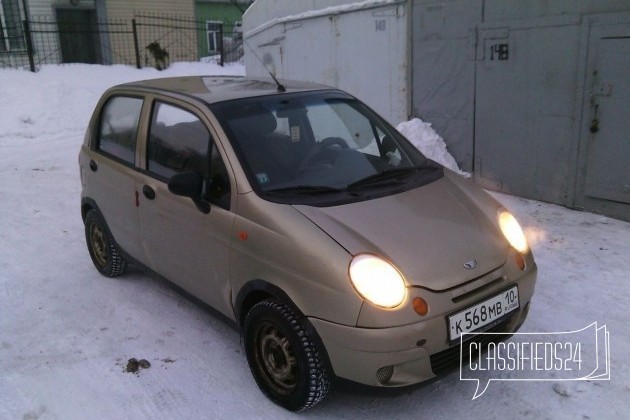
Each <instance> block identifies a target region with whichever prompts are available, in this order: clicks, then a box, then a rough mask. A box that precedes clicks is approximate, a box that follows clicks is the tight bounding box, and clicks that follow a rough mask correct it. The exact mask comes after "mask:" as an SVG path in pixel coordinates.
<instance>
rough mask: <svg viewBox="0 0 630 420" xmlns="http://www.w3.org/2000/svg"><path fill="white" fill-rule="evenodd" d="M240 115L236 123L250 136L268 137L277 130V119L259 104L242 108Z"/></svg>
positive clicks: (235, 120)
mask: <svg viewBox="0 0 630 420" xmlns="http://www.w3.org/2000/svg"><path fill="white" fill-rule="evenodd" d="M239 114H240V115H238V116H236V118H235V119H234V123H235V125H238V127H239V128H240V129H241V130H243V131H244V132H245V133H247V135H249V136H256V137H258V136H267V135H269V134H271V133H273V132H274V131H275V130H276V126H277V121H276V117H274V116H273V113H272V112H271V111H269V110H268V109H267V108H264V107H263V106H262V105H260V104H258V103H254V104H249V105H246V106H244V107H242V108H241V109H240V110H239Z"/></svg>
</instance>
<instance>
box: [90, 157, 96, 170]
mask: <svg viewBox="0 0 630 420" xmlns="http://www.w3.org/2000/svg"><path fill="white" fill-rule="evenodd" d="M89 165H90V169H91V170H92V172H96V170H97V169H98V165H97V164H96V162H94V160H93V159H90V163H89Z"/></svg>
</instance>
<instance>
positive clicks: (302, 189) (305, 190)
mask: <svg viewBox="0 0 630 420" xmlns="http://www.w3.org/2000/svg"><path fill="white" fill-rule="evenodd" d="M343 191H345V190H342V189H339V188H335V187H329V186H327V185H293V186H290V187H283V188H275V189H271V190H267V191H265V194H277V193H279V194H282V193H289V194H330V193H339V192H343Z"/></svg>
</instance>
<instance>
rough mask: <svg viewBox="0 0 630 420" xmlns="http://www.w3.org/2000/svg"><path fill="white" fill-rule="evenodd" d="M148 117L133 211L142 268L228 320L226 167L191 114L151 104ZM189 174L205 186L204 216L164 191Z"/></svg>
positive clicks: (177, 107) (180, 108) (185, 200)
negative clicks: (141, 248)
mask: <svg viewBox="0 0 630 420" xmlns="http://www.w3.org/2000/svg"><path fill="white" fill-rule="evenodd" d="M151 115H152V117H151V122H150V125H149V133H148V136H147V138H146V139H147V140H146V153H145V154H144V158H145V164H146V171H145V175H144V177H143V179H141V180H140V184H139V188H140V194H139V195H140V205H139V208H138V209H139V219H140V234H141V238H142V242H143V246H144V250H145V256H146V259H147V261H148V265H149V266H150V267H151V268H152V269H153V270H154V271H156V272H157V273H159V274H160V275H162V276H164V277H166V278H167V279H169V280H170V281H172V282H173V283H175V284H177V285H178V286H180V287H181V288H183V289H185V290H186V291H188V292H189V293H191V294H192V295H194V296H195V297H197V298H199V299H201V300H203V301H204V302H206V303H208V304H209V305H211V306H213V307H214V308H215V309H217V310H219V311H221V312H223V313H224V314H226V315H229V316H231V315H232V311H231V306H230V278H229V274H230V273H229V267H228V264H227V261H228V258H229V249H230V238H231V229H232V224H233V221H234V217H235V216H234V214H233V213H232V212H231V211H230V187H229V178H228V176H227V170H226V166H225V165H224V163H223V160H222V158H221V155H220V154H219V151H218V148H217V146H216V144H215V142H214V141H213V138H212V135H211V134H210V131H209V130H208V127H207V126H206V125H205V124H204V123H203V121H202V120H201V118H200V117H199V116H198V115H197V114H196V113H195V112H194V111H193V110H191V109H187V108H185V107H184V106H183V105H181V106H180V105H175V104H172V103H166V102H162V101H159V100H156V101H155V102H154V104H153V112H152V114H151ZM191 171H192V172H197V173H199V174H200V175H201V176H202V177H203V179H204V180H205V181H206V182H205V183H204V184H206V186H207V188H206V189H207V192H206V195H205V196H204V201H207V202H208V203H209V204H210V207H211V210H210V212H208V213H204V212H202V211H201V210H200V209H198V207H197V206H196V205H195V204H194V203H193V201H192V200H191V199H190V198H186V197H181V196H177V195H174V194H172V193H171V192H170V191H169V190H168V184H167V183H168V180H169V179H170V177H171V176H172V175H174V174H176V173H181V172H191ZM217 177H221V178H222V180H224V182H222V183H221V184H222V188H221V191H219V192H218V193H217V191H213V188H212V183H211V182H210V180H211V179H216V178H217ZM214 190H216V189H214Z"/></svg>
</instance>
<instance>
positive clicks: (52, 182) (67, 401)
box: [0, 64, 630, 419]
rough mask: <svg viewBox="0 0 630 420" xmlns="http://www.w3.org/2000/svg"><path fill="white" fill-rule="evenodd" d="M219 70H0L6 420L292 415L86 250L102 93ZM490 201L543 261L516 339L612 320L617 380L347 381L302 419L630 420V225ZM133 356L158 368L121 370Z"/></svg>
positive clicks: (155, 283) (175, 303)
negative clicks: (85, 177)
mask: <svg viewBox="0 0 630 420" xmlns="http://www.w3.org/2000/svg"><path fill="white" fill-rule="evenodd" d="M218 73H223V74H225V73H228V74H241V73H243V68H242V67H239V66H235V67H226V68H220V67H215V66H213V65H210V64H197V65H192V64H176V65H173V66H172V67H171V68H170V69H168V70H167V71H165V72H157V71H155V70H150V69H144V70H135V69H132V68H129V67H122V66H114V67H101V66H87V65H69V66H60V67H57V66H49V67H44V68H43V69H42V70H41V71H40V72H39V73H36V74H32V73H29V72H26V71H13V70H1V71H0V419H19V418H23V419H36V418H41V419H85V418H94V419H126V418H128V419H144V418H151V419H173V418H181V419H201V418H260V417H264V418H294V417H296V416H295V415H294V414H291V413H288V412H286V411H284V410H283V409H281V408H279V407H277V406H275V405H274V404H273V403H271V402H270V401H269V400H267V399H266V398H265V397H264V396H263V395H262V394H261V392H260V391H259V390H258V388H257V386H256V384H255V383H254V380H253V379H252V377H251V375H250V373H249V369H248V367H247V362H246V360H245V356H244V354H243V349H242V347H241V344H240V340H239V336H238V334H237V333H236V332H235V331H234V330H233V329H231V327H229V326H228V325H227V324H226V323H224V322H223V321H222V320H221V319H219V318H217V317H216V316H214V315H213V314H212V313H211V312H209V311H207V310H206V309H203V308H201V307H199V306H198V305H196V304H195V303H194V302H191V301H190V300H188V299H187V298H185V297H183V296H181V295H180V294H178V293H176V292H175V291H174V290H173V289H172V288H171V287H169V285H168V284H167V283H165V282H163V281H161V280H159V279H156V278H153V277H151V276H148V275H146V274H144V273H142V272H140V271H137V270H132V271H131V273H129V274H128V275H126V276H124V277H121V278H117V279H113V280H112V279H106V278H103V277H102V276H100V275H99V274H98V272H97V271H96V270H95V269H94V267H93V266H92V263H91V261H90V258H89V255H88V253H87V250H86V247H85V243H84V236H83V225H82V222H81V217H80V213H79V193H80V182H79V175H78V168H77V153H78V150H79V145H80V144H81V142H82V139H83V134H84V130H85V127H86V125H87V122H88V118H89V116H90V113H91V112H92V109H93V107H94V105H95V103H96V101H97V100H98V97H99V96H100V94H101V93H102V91H103V90H104V89H105V88H107V87H108V86H110V85H112V84H116V83H121V82H125V81H131V80H136V79H146V78H152V77H159V76H172V75H183V74H218ZM495 195H496V196H497V197H498V198H499V200H501V201H502V202H503V203H504V204H505V205H506V206H507V207H508V208H510V209H511V210H512V211H513V213H515V214H516V215H517V217H518V218H519V219H520V221H521V223H522V225H523V226H524V227H525V230H526V231H527V236H528V238H529V240H530V241H531V244H532V247H533V249H534V253H535V256H536V259H537V262H538V266H539V278H538V285H537V290H536V294H535V296H534V301H533V306H532V309H531V312H530V315H529V319H528V321H527V322H526V323H525V325H524V326H523V328H522V329H521V331H522V332H553V331H570V330H575V329H579V328H582V327H585V326H587V325H589V324H590V323H592V322H594V321H598V322H599V324H600V325H603V324H606V325H607V328H608V331H610V342H611V370H612V379H611V380H610V381H586V382H554V381H551V382H497V383H494V382H493V383H492V384H491V385H490V387H489V388H488V390H487V392H486V393H485V394H484V395H483V396H482V397H480V398H478V399H476V400H474V401H471V397H472V395H473V393H474V391H475V385H474V383H473V382H465V381H460V380H459V373H458V372H454V373H453V374H451V375H448V376H446V377H443V378H441V379H439V380H436V381H433V382H431V383H429V384H426V385H424V386H415V387H411V388H406V389H403V390H395V391H391V390H379V389H369V388H365V387H360V386H354V385H351V384H347V383H341V384H339V385H338V386H337V388H336V389H335V391H334V392H333V393H332V395H330V396H329V398H328V399H327V400H326V401H325V402H324V403H323V404H322V405H320V406H319V407H318V408H316V409H315V410H312V411H311V412H308V413H306V414H304V416H305V417H310V418H358V417H360V418H452V417H462V418H482V419H486V418H534V419H538V418H567V419H575V418H595V419H612V418H618V419H622V418H628V413H629V412H630V379H629V374H630V366H629V363H630V362H629V361H628V360H629V359H628V356H627V355H628V354H630V339H629V337H630V322H629V318H630V310H629V309H628V308H629V302H630V274H629V273H630V257H629V255H630V224H629V223H626V222H621V221H618V220H614V219H610V218H607V217H603V216H599V215H595V214H591V213H584V212H576V211H572V210H567V209H565V208H562V207H558V206H554V205H549V204H544V203H539V202H535V201H530V200H525V199H521V198H518V197H510V196H506V195H500V194H495ZM132 357H135V358H137V359H141V358H144V359H147V360H148V361H149V362H150V363H151V367H150V368H148V369H144V370H141V371H140V372H138V373H137V374H131V373H126V372H124V367H125V366H126V363H127V360H128V359H129V358H132ZM481 376H482V377H483V376H484V375H481Z"/></svg>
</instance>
